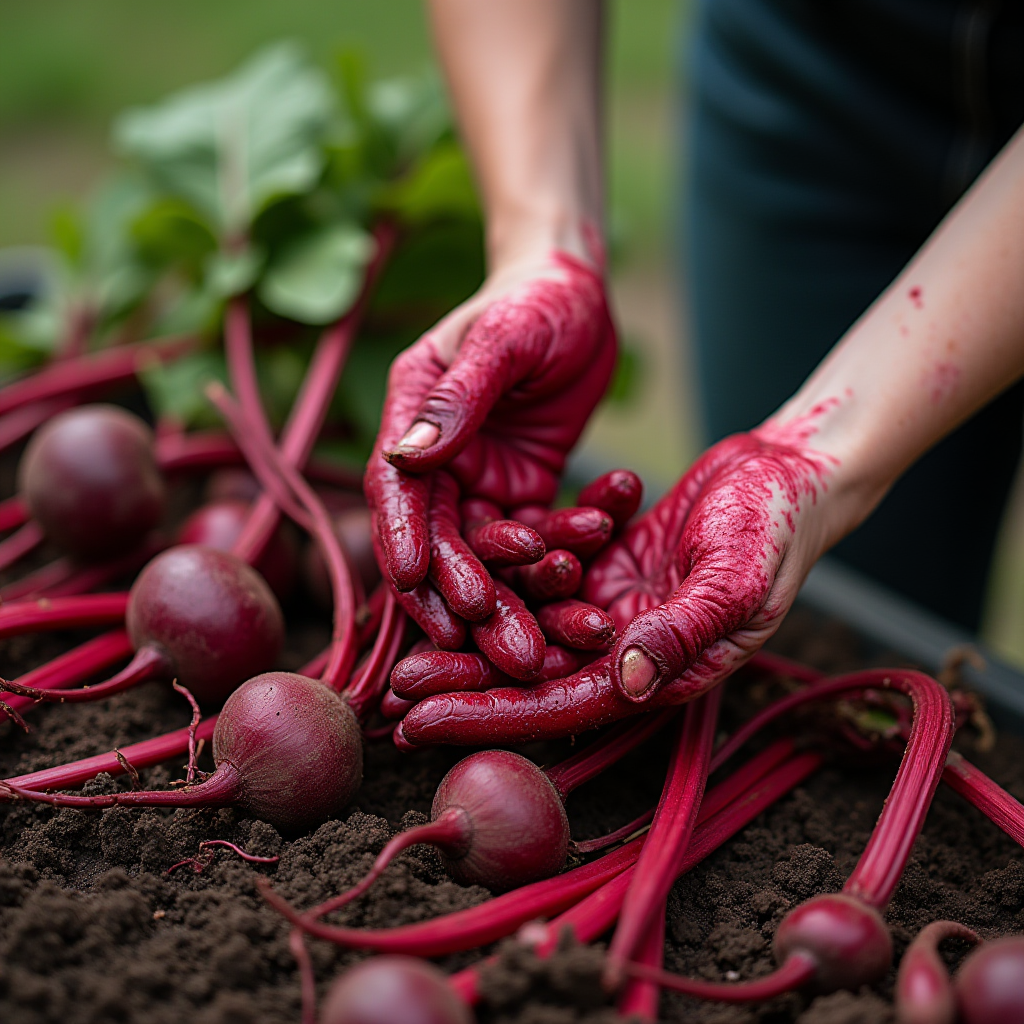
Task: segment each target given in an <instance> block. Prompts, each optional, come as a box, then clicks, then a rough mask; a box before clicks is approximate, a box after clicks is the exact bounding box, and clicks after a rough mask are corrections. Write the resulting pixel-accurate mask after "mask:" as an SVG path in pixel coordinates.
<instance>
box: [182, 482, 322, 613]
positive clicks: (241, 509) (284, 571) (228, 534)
mask: <svg viewBox="0 0 1024 1024" xmlns="http://www.w3.org/2000/svg"><path fill="white" fill-rule="evenodd" d="M251 507H252V506H251V505H250V504H249V503H248V502H245V501H240V500H238V499H230V500H229V499H222V500H220V501H213V502H210V503H209V504H206V505H202V506H201V507H200V508H197V509H196V510H195V512H193V513H192V515H190V516H189V517H188V519H186V520H185V522H184V523H182V525H181V527H180V528H179V530H178V543H179V544H199V545H201V546H202V547H207V548H214V549H215V550H217V551H232V549H233V548H234V546H235V542H236V541H237V540H238V538H239V537H240V536H241V535H242V531H243V529H244V528H245V524H246V521H247V520H248V518H249V512H250V510H251ZM297 563H298V550H297V546H296V542H295V537H294V535H293V533H292V532H291V530H290V529H288V527H287V525H286V524H285V523H280V524H279V525H278V527H277V529H276V530H274V533H273V535H272V536H271V538H270V541H269V543H268V544H267V545H266V547H265V548H264V549H263V551H262V552H261V553H260V556H259V558H258V559H257V560H256V563H255V565H254V566H253V568H254V569H256V570H257V571H258V572H259V573H260V575H261V576H262V577H263V578H264V579H265V580H266V581H267V583H268V584H269V586H270V589H271V590H272V591H273V592H274V594H275V595H276V596H277V598H278V600H281V601H284V600H285V599H286V598H287V597H288V596H289V595H290V594H291V592H292V590H293V589H294V588H295V578H296V575H297V573H298V568H297ZM324 577H325V579H326V572H325V573H324Z"/></svg>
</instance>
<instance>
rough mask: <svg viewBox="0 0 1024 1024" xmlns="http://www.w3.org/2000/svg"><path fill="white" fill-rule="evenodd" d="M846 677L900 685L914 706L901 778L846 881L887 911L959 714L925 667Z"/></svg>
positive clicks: (854, 892) (850, 889)
mask: <svg viewBox="0 0 1024 1024" xmlns="http://www.w3.org/2000/svg"><path fill="white" fill-rule="evenodd" d="M844 678H845V679H846V680H847V681H848V682H849V683H851V684H859V685H860V686H861V687H865V688H867V687H870V688H872V689H878V690H885V689H893V690H898V691H899V692H900V693H904V694H906V695H907V696H908V697H909V698H910V699H911V701H912V702H913V705H914V722H913V725H912V726H911V728H910V737H909V738H908V739H907V748H906V750H905V751H904V754H903V760H902V761H901V762H900V766H899V769H898V770H897V772H896V779H895V781H894V782H893V784H892V789H891V790H890V791H889V796H888V798H887V799H886V801H885V806H884V807H883V808H882V813H881V814H880V815H879V816H878V821H877V822H876V824H875V828H874V831H873V832H872V833H871V838H870V839H869V840H868V845H867V848H866V849H865V850H864V853H863V854H862V855H861V858H860V860H859V861H858V862H857V866H856V867H855V868H854V869H853V872H852V874H851V875H850V877H849V878H848V879H847V880H846V884H845V885H844V886H843V892H845V893H846V894H847V895H849V896H854V897H856V898H857V899H859V900H861V901H862V902H863V903H866V904H867V905H868V906H869V907H873V908H874V909H875V910H884V909H885V907H886V905H887V904H888V903H889V900H890V899H891V898H892V894H893V891H894V890H895V888H896V886H897V885H898V884H899V880H900V877H901V875H902V874H903V869H904V867H906V863H907V858H908V857H909V856H910V849H911V847H912V846H913V845H914V840H915V839H917V835H918V833H919V832H920V831H921V826H922V825H923V824H924V819H925V816H926V815H927V813H928V808H929V807H930V806H931V802H932V797H933V796H934V795H935V790H936V788H937V787H938V785H939V779H940V778H941V777H942V770H943V767H944V766H945V763H946V755H947V754H948V753H949V748H950V744H951V743H952V742H953V732H954V730H955V728H956V721H955V715H954V713H953V705H952V703H951V702H950V699H949V694H948V693H947V692H946V690H945V689H944V688H943V686H942V685H941V684H940V683H937V682H936V681H935V680H934V679H932V678H930V677H929V676H926V675H924V673H922V672H912V671H908V670H905V669H899V670H892V669H873V670H868V671H864V672H856V673H853V674H852V675H849V676H846V677H844Z"/></svg>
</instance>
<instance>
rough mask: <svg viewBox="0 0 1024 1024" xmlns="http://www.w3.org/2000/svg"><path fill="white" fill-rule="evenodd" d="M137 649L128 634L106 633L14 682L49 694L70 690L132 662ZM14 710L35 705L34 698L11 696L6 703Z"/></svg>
mask: <svg viewBox="0 0 1024 1024" xmlns="http://www.w3.org/2000/svg"><path fill="white" fill-rule="evenodd" d="M134 651H135V648H134V647H133V646H132V642H131V640H129V639H128V634H127V633H126V632H125V631H124V630H123V629H115V630H112V631H111V632H110V633H104V634H103V635H102V636H98V637H96V638H95V639H93V640H87V641H86V642H85V643H84V644H81V645H79V646H78V647H75V648H72V650H70V651H68V652H67V653H66V654H61V655H58V656H57V657H56V658H54V659H53V660H52V661H48V662H46V664H45V665H40V666H39V668H35V669H32V671H31V672H26V673H25V674H24V675H23V676H19V677H18V678H17V679H15V680H13V682H14V683H17V684H18V685H19V686H24V687H30V688H34V689H37V690H50V689H54V688H55V687H58V686H68V685H69V684H71V683H79V682H81V681H82V680H83V679H88V678H89V677H90V676H91V675H93V674H94V673H96V672H99V671H101V670H103V669H105V668H107V667H108V666H110V665H112V664H113V663H114V662H115V661H120V660H121V659H122V658H130V657H131V656H132V654H133V653H134ZM5 703H6V704H8V705H10V706H11V707H12V708H14V709H16V710H17V709H20V708H25V707H31V706H33V705H34V704H35V703H36V702H35V700H34V699H33V698H31V697H17V696H11V697H9V698H7V700H6V701H5Z"/></svg>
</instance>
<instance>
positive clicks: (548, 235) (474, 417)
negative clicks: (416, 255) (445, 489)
mask: <svg viewBox="0 0 1024 1024" xmlns="http://www.w3.org/2000/svg"><path fill="white" fill-rule="evenodd" d="M601 11H602V8H601V6H600V4H599V3H597V2H595V0H490V2H488V3H479V2H476V0H433V2H432V15H433V21H434V27H435V32H436V35H437V45H438V49H439V52H440V54H441V57H442V60H443V63H444V66H445V70H446V72H447V75H448V78H449V81H450V87H451V92H452V96H453V98H454V102H455V106H456V111H457V113H458V116H459V121H460V125H461V127H462V129H463V133H464V136H465V138H466V142H467V145H468V148H469V151H470V154H471V156H472V159H473V162H474V165H475V167H476V172H477V177H478V179H479V185H480V191H481V194H482V197H483V203H484V210H485V215H486V220H487V236H486V237H487V250H488V277H487V280H486V281H485V283H484V285H483V287H482V288H481V289H480V291H479V292H478V293H477V294H476V295H474V296H473V297H471V298H470V299H469V300H468V301H467V302H465V303H463V304H462V305H461V306H460V307H458V308H457V309H456V310H454V311H453V312H452V313H450V314H449V315H448V316H447V317H445V318H444V320H442V321H441V322H440V323H439V324H437V325H436V326H435V327H434V328H433V329H432V330H430V331H428V332H427V334H425V335H424V336H423V337H422V338H421V339H420V340H419V341H418V342H416V344H415V345H413V346H412V347H411V348H409V349H407V350H406V351H405V352H404V353H402V355H401V356H399V358H398V359H397V360H396V361H395V363H394V365H393V366H392V369H391V374H390V376H389V381H388V391H387V397H386V401H385V407H384V414H383V416H382V422H381V430H380V433H379V435H378V438H377V446H376V448H375V451H374V454H373V456H372V457H371V460H370V464H369V466H368V469H367V478H366V490H367V496H368V498H369V501H370V503H371V506H372V507H373V509H374V511H375V513H376V523H377V532H378V539H379V549H380V551H381V558H382V568H383V569H384V571H385V573H386V575H387V576H388V578H389V579H390V580H391V582H392V583H393V584H394V586H395V587H396V589H397V590H398V591H400V592H403V593H405V592H412V591H414V590H416V588H418V587H420V586H424V585H425V586H428V587H429V585H430V584H429V583H426V584H424V582H423V581H424V580H425V579H426V577H427V574H428V571H429V573H430V575H431V577H434V576H436V575H439V570H440V568H441V567H440V566H438V565H437V564H432V562H431V552H430V544H429V528H430V524H431V517H432V501H431V497H430V495H431V490H430V486H431V481H430V477H431V475H432V473H433V472H434V471H435V470H437V469H440V468H442V467H444V468H445V469H446V470H447V471H448V472H449V473H450V474H451V476H452V477H454V479H455V480H456V482H457V484H458V488H459V493H460V496H461V497H462V498H467V497H473V498H485V499H487V500H489V501H491V502H493V503H494V504H496V505H498V506H499V507H500V508H501V509H503V510H505V511H508V510H510V509H513V508H515V507H516V506H519V505H525V504H537V503H540V504H546V503H549V502H551V501H552V500H553V498H554V497H555V494H556V492H557V488H558V480H559V477H560V475H561V472H562V468H563V466H564V463H565V458H566V456H567V454H568V452H569V450H570V449H571V448H572V446H573V445H574V444H575V443H576V440H577V439H578V438H579V435H580V433H581V432H582V430H583V427H584V426H585V424H586V422H587V419H588V418H589V416H590V413H591V412H592V411H593V409H594V406H595V405H596V404H597V402H598V401H599V400H600V398H601V396H602V394H603V393H604V390H605V388H606V387H607V384H608V380H609V379H610V376H611V372H612V369H613V366H614V362H615V335H614V330H613V328H612V325H611V321H610V317H609V313H608V308H607V303H606V300H605V293H604V281H603V276H602V275H603V243H602V240H601V204H602V171H601V159H600V156H601V154H600V149H601V146H600V127H599V123H600V102H599V96H600V88H599V79H600V56H601V46H600V42H601ZM438 550H439V549H438ZM441 557H443V556H442V555H440V554H439V553H438V551H437V550H436V551H435V555H434V559H435V563H436V561H437V559H438V558H441ZM482 572H483V570H482V567H479V566H478V567H476V568H475V569H474V571H473V572H472V573H469V574H468V576H467V579H469V578H470V577H472V578H475V579H477V580H479V579H480V578H481V574H482ZM465 589H466V593H465V594H463V595H460V599H459V600H457V601H456V602H455V603H456V604H457V605H459V606H460V607H479V606H480V604H481V601H480V597H481V595H480V594H477V593H475V591H474V593H470V592H469V591H470V590H473V589H474V587H473V585H472V584H471V583H469V582H467V583H466V584H465ZM477 589H479V588H477ZM420 596H422V595H420ZM448 596H449V601H450V600H451V596H450V595H448ZM404 600H405V607H406V608H407V610H408V611H409V612H410V614H412V615H413V617H414V618H416V619H417V621H419V622H420V623H421V625H424V628H427V627H426V623H425V617H424V616H422V615H419V614H418V613H417V610H416V607H415V604H414V600H413V598H406V599H404ZM434 604H435V605H436V602H434ZM428 632H430V631H429V630H428ZM449 632H451V633H452V635H453V636H454V635H455V633H454V632H452V631H451V630H449ZM430 635H431V636H432V637H433V636H434V634H433V633H430Z"/></svg>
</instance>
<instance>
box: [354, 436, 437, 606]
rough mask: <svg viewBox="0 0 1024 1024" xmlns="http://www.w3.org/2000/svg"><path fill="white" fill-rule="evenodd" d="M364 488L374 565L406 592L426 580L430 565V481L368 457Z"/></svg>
mask: <svg viewBox="0 0 1024 1024" xmlns="http://www.w3.org/2000/svg"><path fill="white" fill-rule="evenodd" d="M376 462H379V465H377V464H376ZM365 490H366V497H367V501H368V502H369V504H370V507H371V508H372V509H373V510H374V526H373V534H374V539H375V545H374V547H375V554H376V556H377V564H378V565H379V566H380V570H381V572H382V573H383V574H384V575H385V576H386V577H387V579H388V580H389V581H390V582H391V585H392V586H393V587H394V588H395V589H396V590H398V591H400V592H403V593H404V592H407V591H410V590H412V589H414V588H415V587H417V586H419V585H420V584H421V583H422V582H423V580H424V579H426V576H427V571H428V569H429V568H430V530H429V526H428V523H427V509H428V507H429V504H430V480H429V479H427V478H423V477H415V476H409V475H408V474H406V473H402V472H400V471H399V470H397V469H395V468H394V467H392V466H389V465H388V464H387V463H386V462H383V461H382V460H380V458H379V456H377V457H376V458H375V457H374V456H371V458H370V464H369V466H368V467H367V472H366V483H365Z"/></svg>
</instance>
